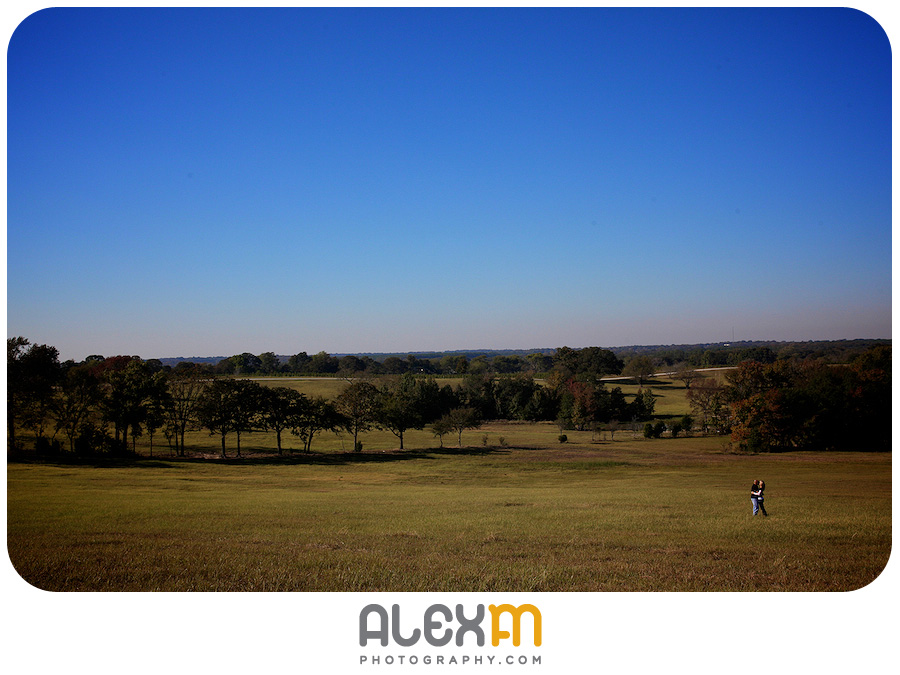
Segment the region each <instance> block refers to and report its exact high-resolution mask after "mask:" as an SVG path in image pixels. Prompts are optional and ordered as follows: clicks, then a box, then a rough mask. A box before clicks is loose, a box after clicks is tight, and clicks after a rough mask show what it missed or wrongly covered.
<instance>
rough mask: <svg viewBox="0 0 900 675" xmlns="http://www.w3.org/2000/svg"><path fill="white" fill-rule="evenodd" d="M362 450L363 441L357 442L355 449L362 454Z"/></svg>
mask: <svg viewBox="0 0 900 675" xmlns="http://www.w3.org/2000/svg"><path fill="white" fill-rule="evenodd" d="M362 448H363V445H362V441H356V447H355V448H354V450H355V451H356V452H362Z"/></svg>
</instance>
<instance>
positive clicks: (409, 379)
mask: <svg viewBox="0 0 900 675" xmlns="http://www.w3.org/2000/svg"><path fill="white" fill-rule="evenodd" d="M420 391H421V390H420V389H418V388H417V387H416V379H415V377H413V375H412V373H405V374H404V375H401V376H400V378H399V379H397V380H393V381H390V382H388V383H387V384H386V385H384V387H383V388H382V389H380V390H379V392H378V393H379V401H378V403H377V422H378V424H379V425H380V426H381V427H383V428H385V429H388V430H389V431H390V432H391V433H393V434H394V435H395V436H396V437H397V438H398V439H400V449H401V450H403V434H405V433H406V431H407V430H408V429H421V428H422V427H423V426H424V425H425V423H424V415H423V410H422V400H421V399H420V397H419V393H420Z"/></svg>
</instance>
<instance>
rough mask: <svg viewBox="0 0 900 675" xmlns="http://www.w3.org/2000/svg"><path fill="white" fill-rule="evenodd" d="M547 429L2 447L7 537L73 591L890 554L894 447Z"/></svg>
mask: <svg viewBox="0 0 900 675" xmlns="http://www.w3.org/2000/svg"><path fill="white" fill-rule="evenodd" d="M557 434H558V430H557V429H556V427H555V425H553V424H549V423H546V424H524V423H523V424H518V423H504V424H489V425H486V426H485V427H484V428H482V429H480V430H474V431H469V432H466V433H465V434H464V435H463V446H464V447H463V448H461V449H457V448H456V447H455V445H456V443H455V439H453V441H452V442H451V441H450V440H449V439H447V438H446V437H445V439H444V445H445V447H443V448H440V447H438V442H437V439H435V438H433V437H432V436H431V434H430V432H429V431H427V430H425V431H419V432H411V433H410V434H409V435H408V437H407V442H408V448H410V449H408V450H406V451H403V452H400V451H397V450H395V449H393V448H396V443H395V442H392V440H391V439H393V437H392V436H391V435H390V434H389V433H386V432H385V433H384V434H375V433H370V434H367V435H366V441H365V448H366V452H363V453H361V454H359V453H356V454H354V453H342V452H340V441H339V439H337V438H336V437H334V436H333V435H325V436H323V437H322V440H321V441H320V442H317V444H314V445H313V450H314V452H313V453H312V454H310V455H302V454H299V453H293V454H287V455H285V456H284V457H277V456H272V455H271V447H272V446H271V445H269V444H268V443H267V442H264V440H265V439H262V438H257V437H258V436H260V437H261V436H262V435H257V434H253V435H251V436H248V437H247V438H246V440H245V442H244V443H243V444H242V445H243V448H244V455H245V457H244V458H243V459H228V460H219V459H216V458H214V456H213V457H208V458H200V457H198V456H195V457H194V458H187V459H175V458H172V457H170V456H169V455H168V454H167V449H165V448H160V451H161V454H160V455H159V456H156V457H154V458H152V459H151V458H148V457H146V456H145V457H143V458H140V459H134V460H122V461H106V460H103V461H100V460H98V461H97V462H96V463H94V464H91V463H85V462H81V463H75V462H71V463H66V462H59V463H49V464H47V463H9V464H8V465H7V488H8V491H7V494H8V540H7V544H8V551H9V555H10V558H11V560H12V562H13V564H14V566H15V568H16V569H17V571H18V572H19V573H20V574H21V575H22V576H23V577H24V578H25V579H26V580H27V581H29V582H30V583H32V584H33V585H35V586H37V587H39V588H44V589H49V590H79V591H88V590H172V591H186V590H197V591H207V590H221V591H225V590H228V591H503V592H509V591H531V592H533V591H648V590H651V591H700V590H704V591H705V590H736V591H737V590H763V591H831V590H852V589H856V588H860V587H862V586H865V585H866V584H868V583H869V582H871V581H872V580H873V579H874V578H875V577H877V576H878V574H879V573H880V572H881V570H882V569H883V568H884V566H885V565H886V563H887V559H888V556H889V554H890V548H891V456H890V454H876V453H785V454H777V455H774V454H773V455H738V454H731V453H729V452H727V450H726V449H725V446H724V443H723V439H721V438H678V439H671V438H663V439H655V440H647V439H643V438H636V437H633V436H632V434H631V432H630V431H628V432H623V431H619V432H617V433H616V435H615V437H614V439H613V440H609V438H605V439H604V440H594V441H592V439H591V434H590V432H569V439H570V441H569V442H568V443H565V444H560V443H558V442H557V441H556V435H557ZM485 436H486V439H485ZM501 437H503V442H502V443H501V441H500V438H501ZM203 438H205V439H206V442H208V443H209V445H210V448H214V447H215V445H214V443H215V439H210V438H209V437H208V435H207V434H198V435H197V439H196V440H197V441H198V442H199V441H201V440H202V439H203ZM395 440H396V439H394V441H395ZM256 445H259V447H258V448H256V449H255V448H254V446H256ZM317 446H318V447H317ZM263 450H265V452H263ZM754 478H763V479H765V480H766V482H767V485H768V488H767V491H766V494H767V497H768V499H767V506H768V509H769V512H770V516H769V517H768V518H763V517H761V516H758V517H756V518H753V517H751V515H750V501H749V498H748V497H749V495H748V492H749V486H750V483H751V482H752V479H754Z"/></svg>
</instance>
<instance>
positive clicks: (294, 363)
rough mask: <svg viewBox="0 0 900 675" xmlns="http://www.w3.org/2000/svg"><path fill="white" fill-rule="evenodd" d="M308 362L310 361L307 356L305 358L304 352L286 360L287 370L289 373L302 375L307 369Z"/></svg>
mask: <svg viewBox="0 0 900 675" xmlns="http://www.w3.org/2000/svg"><path fill="white" fill-rule="evenodd" d="M310 361H311V359H310V358H309V356H307V354H306V352H300V353H298V354H294V355H293V356H292V357H291V358H289V359H288V362H287V369H288V371H289V372H291V373H304V372H306V369H307V368H308V367H309V362H310Z"/></svg>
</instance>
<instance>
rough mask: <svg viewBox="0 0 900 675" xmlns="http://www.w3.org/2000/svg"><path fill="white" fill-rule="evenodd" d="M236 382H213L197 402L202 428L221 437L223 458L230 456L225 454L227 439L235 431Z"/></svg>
mask: <svg viewBox="0 0 900 675" xmlns="http://www.w3.org/2000/svg"><path fill="white" fill-rule="evenodd" d="M235 382H236V380H213V381H212V382H211V383H210V384H209V385H208V386H207V387H206V388H205V389H204V390H203V392H202V393H201V394H200V396H199V398H198V401H197V419H198V420H199V421H200V425H201V426H203V427H204V428H206V429H209V433H210V435H215V434H218V435H219V438H220V439H221V441H222V457H223V458H224V457H227V456H228V455H227V454H226V453H225V438H226V437H227V436H228V434H230V433H231V432H232V431H234V430H235V416H234V407H235V398H236V397H237V388H236V387H235Z"/></svg>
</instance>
